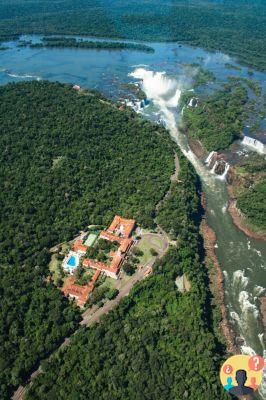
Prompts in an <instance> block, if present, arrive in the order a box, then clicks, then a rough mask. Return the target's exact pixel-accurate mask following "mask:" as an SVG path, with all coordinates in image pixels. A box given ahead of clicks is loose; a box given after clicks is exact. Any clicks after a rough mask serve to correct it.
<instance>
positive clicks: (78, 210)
mask: <svg viewBox="0 0 266 400" xmlns="http://www.w3.org/2000/svg"><path fill="white" fill-rule="evenodd" d="M0 96H1V104H0V123H1V136H0V182H1V192H0V265H1V267H0V302H1V310H0V332H1V334H0V348H1V352H0V382H1V383H0V393H1V395H0V398H1V400H4V399H10V392H11V391H12V389H13V387H14V386H16V385H18V384H19V383H21V382H23V380H24V379H25V377H26V376H27V375H28V374H29V372H30V371H31V370H32V369H34V367H35V366H36V365H37V364H38V361H39V359H42V358H46V357H47V355H48V354H49V353H50V352H51V351H52V350H53V349H54V348H56V347H58V344H59V343H60V342H61V341H62V338H64V337H65V336H67V335H68V334H69V333H71V332H72V331H73V330H74V329H76V326H77V323H78V321H79V314H78V312H77V310H75V308H73V306H70V305H69V304H68V302H67V301H66V300H65V299H64V298H63V297H62V295H61V293H60V292H59V291H58V290H57V289H56V288H54V286H53V285H52V284H51V283H47V282H46V278H47V275H48V268H47V265H48V263H49V260H50V253H49V251H48V249H49V247H50V246H52V245H54V244H56V243H58V242H61V241H64V240H67V239H70V238H72V237H73V235H75V234H76V233H77V232H78V230H80V229H82V228H84V227H85V226H87V225H88V224H93V223H94V224H108V223H109V222H110V221H111V220H112V218H113V216H114V214H115V213H121V214H122V215H124V216H128V217H134V218H136V220H137V221H138V223H140V224H142V225H143V226H152V225H153V217H154V209H155V205H156V204H157V203H158V201H159V200H160V199H161V198H162V197H163V195H164V193H165V191H166V190H167V188H168V187H169V177H170V175H171V173H172V172H173V169H174V157H173V150H172V142H171V141H170V139H169V136H168V134H167V133H166V132H165V130H164V129H163V128H160V127H159V126H158V125H151V124H150V123H148V122H145V121H143V120H141V119H140V118H139V117H138V116H136V115H135V114H134V113H133V112H131V111H127V110H126V111H123V112H121V111H119V110H118V109H117V107H116V106H115V105H114V104H113V103H111V102H109V101H107V100H105V99H104V98H102V96H101V95H99V94H98V93H94V92H88V91H84V92H82V93H80V92H77V91H75V90H73V89H72V88H71V87H70V86H66V85H62V84H58V83H48V82H40V83H38V82H30V83H18V84H8V85H6V86H1V87H0Z"/></svg>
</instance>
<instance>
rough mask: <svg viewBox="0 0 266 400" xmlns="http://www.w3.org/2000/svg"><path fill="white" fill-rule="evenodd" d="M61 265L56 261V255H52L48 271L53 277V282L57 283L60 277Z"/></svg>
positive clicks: (59, 261)
mask: <svg viewBox="0 0 266 400" xmlns="http://www.w3.org/2000/svg"><path fill="white" fill-rule="evenodd" d="M61 263H62V261H61V260H58V259H57V254H53V255H52V258H51V261H50V264H49V270H50V271H51V273H52V275H53V280H54V281H57V280H58V279H59V278H60V277H61V271H60V265H61Z"/></svg>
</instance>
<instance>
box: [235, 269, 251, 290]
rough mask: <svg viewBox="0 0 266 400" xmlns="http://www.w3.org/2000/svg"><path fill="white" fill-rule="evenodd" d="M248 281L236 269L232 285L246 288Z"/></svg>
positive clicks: (242, 273) (239, 270)
mask: <svg viewBox="0 0 266 400" xmlns="http://www.w3.org/2000/svg"><path fill="white" fill-rule="evenodd" d="M248 282H249V279H248V277H246V276H245V273H244V271H243V270H241V269H238V270H237V271H235V272H234V273H233V285H240V286H241V287H242V288H246V287H247V285H248Z"/></svg>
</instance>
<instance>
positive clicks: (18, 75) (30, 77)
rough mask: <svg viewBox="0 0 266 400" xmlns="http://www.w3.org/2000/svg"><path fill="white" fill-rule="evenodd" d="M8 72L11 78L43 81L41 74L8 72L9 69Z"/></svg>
mask: <svg viewBox="0 0 266 400" xmlns="http://www.w3.org/2000/svg"><path fill="white" fill-rule="evenodd" d="M6 74H7V75H8V76H10V77H11V78H19V79H20V78H24V79H36V80H37V81H41V80H42V78H41V77H40V76H37V75H27V74H14V73H11V72H7V71H6Z"/></svg>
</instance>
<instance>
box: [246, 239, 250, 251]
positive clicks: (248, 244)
mask: <svg viewBox="0 0 266 400" xmlns="http://www.w3.org/2000/svg"><path fill="white" fill-rule="evenodd" d="M247 246H248V250H250V249H251V245H250V240H248V243H247Z"/></svg>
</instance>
